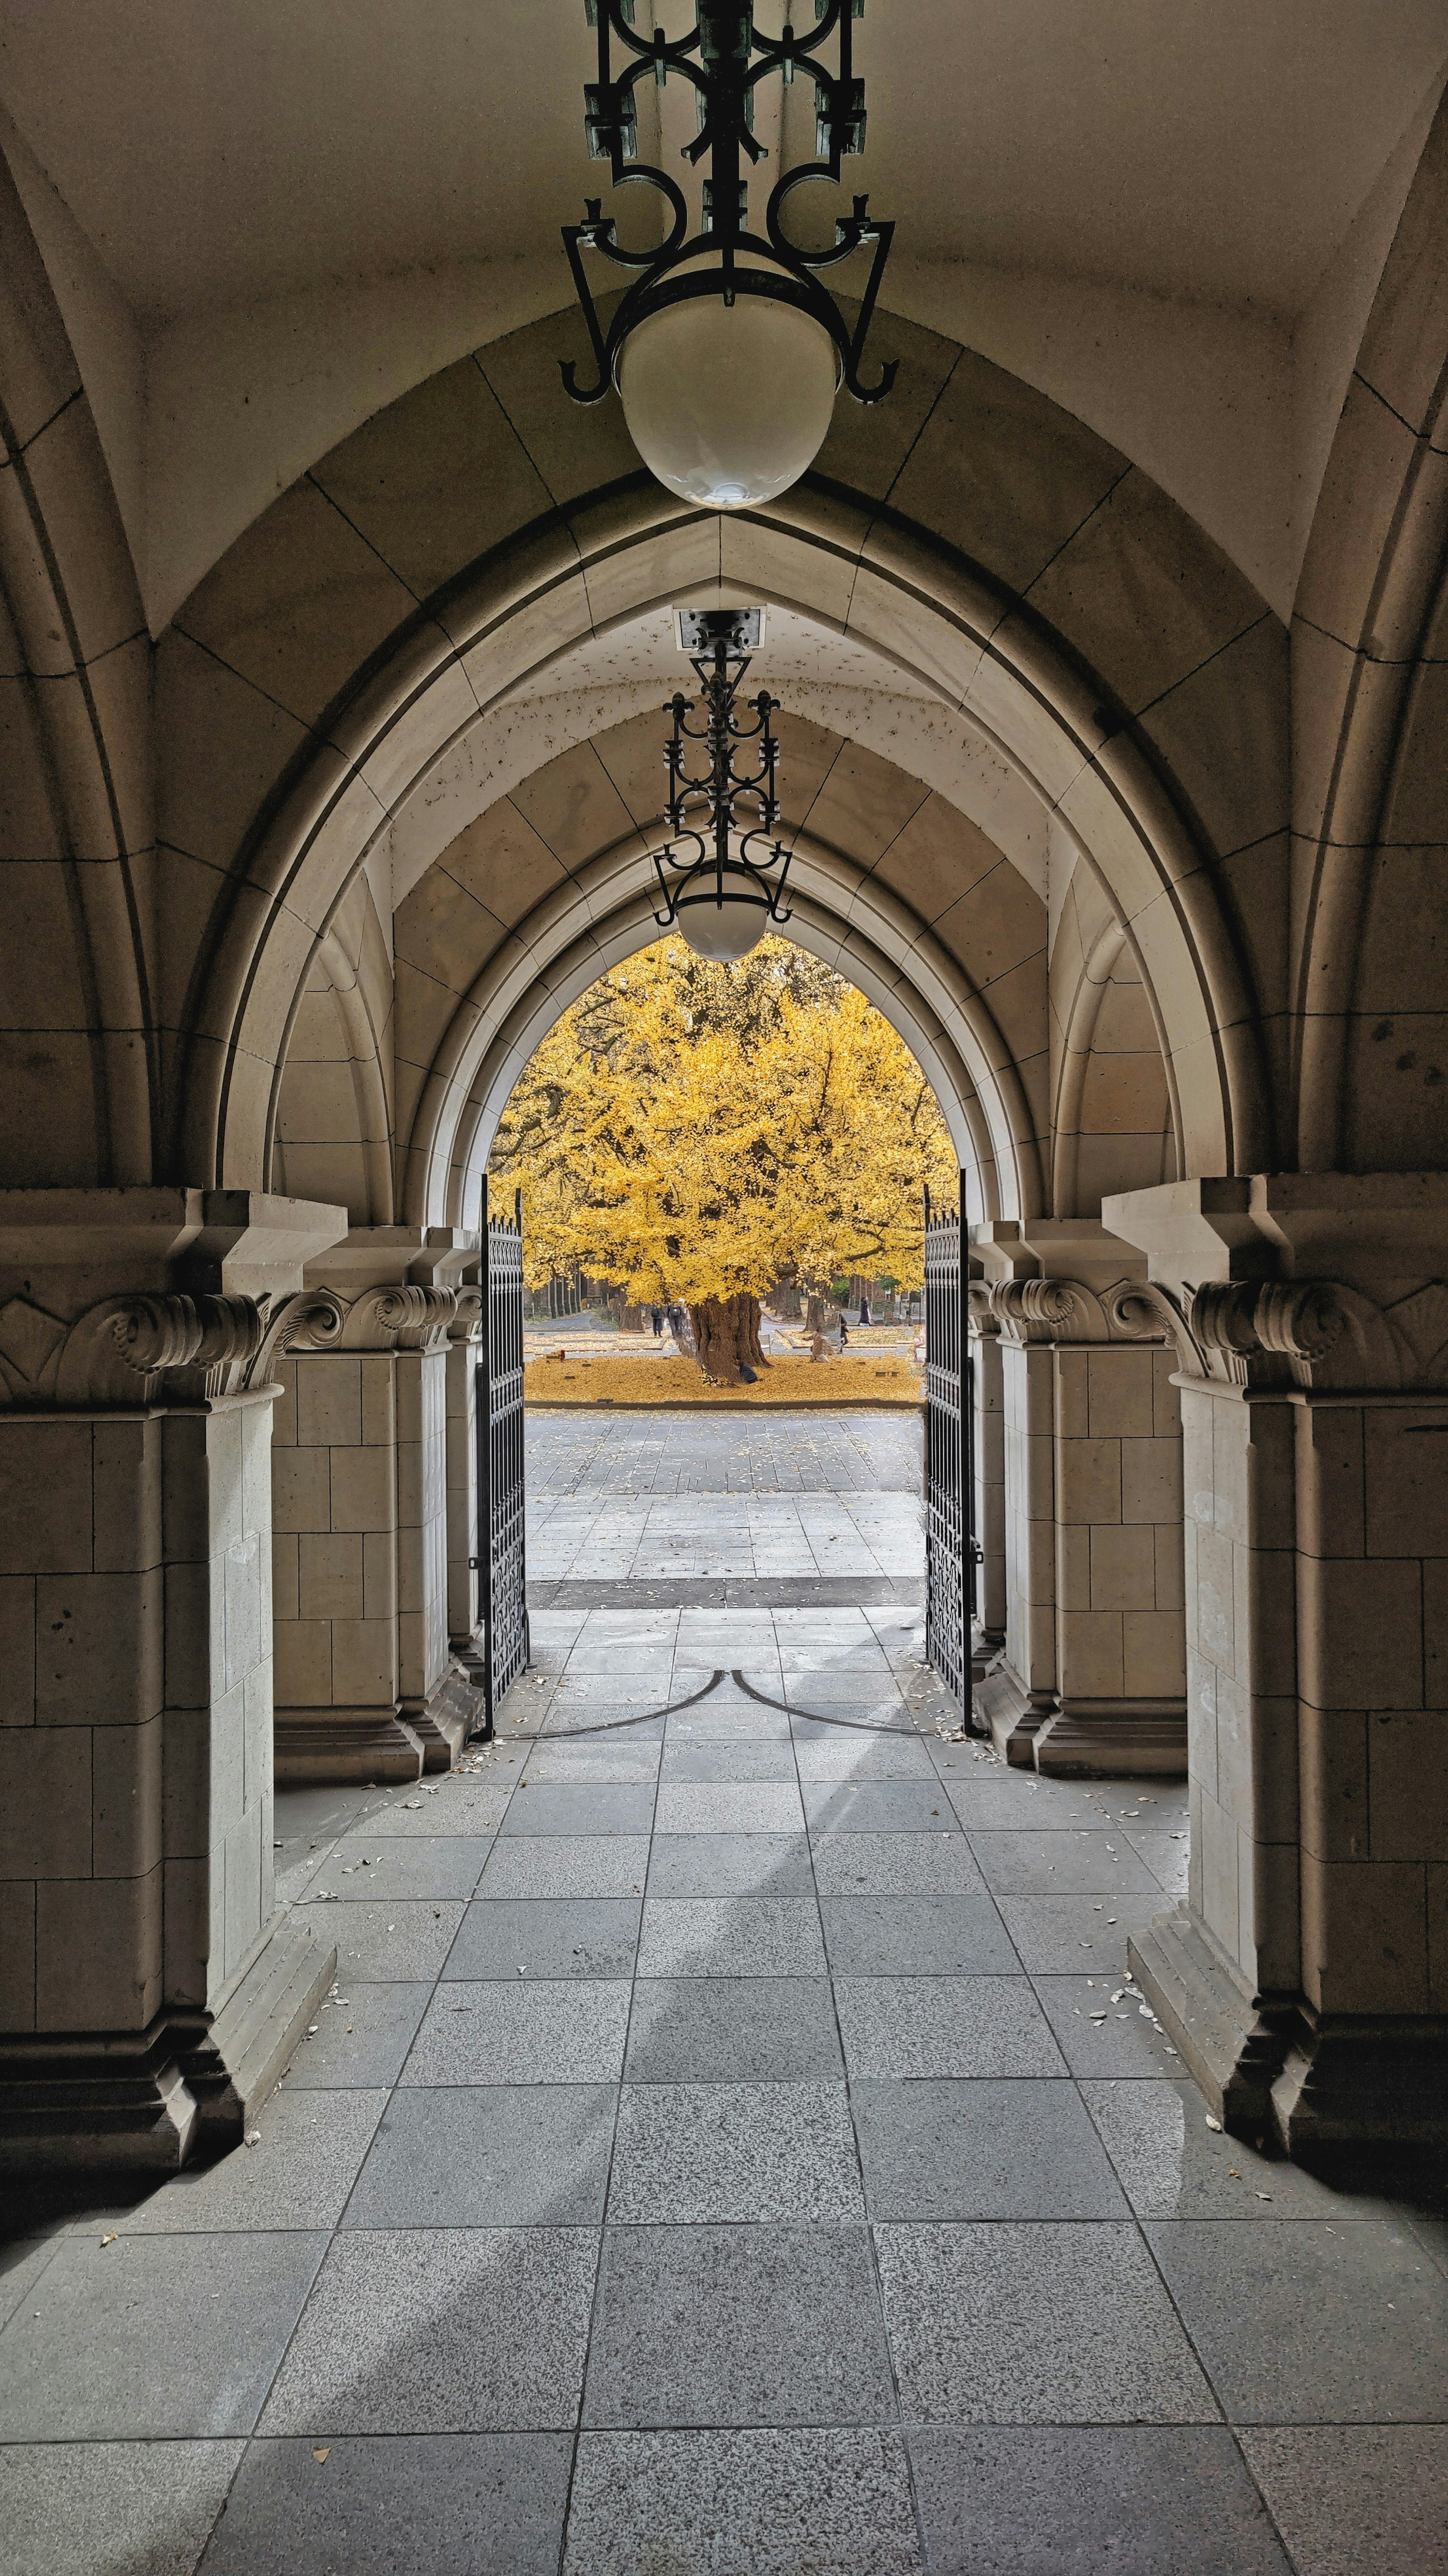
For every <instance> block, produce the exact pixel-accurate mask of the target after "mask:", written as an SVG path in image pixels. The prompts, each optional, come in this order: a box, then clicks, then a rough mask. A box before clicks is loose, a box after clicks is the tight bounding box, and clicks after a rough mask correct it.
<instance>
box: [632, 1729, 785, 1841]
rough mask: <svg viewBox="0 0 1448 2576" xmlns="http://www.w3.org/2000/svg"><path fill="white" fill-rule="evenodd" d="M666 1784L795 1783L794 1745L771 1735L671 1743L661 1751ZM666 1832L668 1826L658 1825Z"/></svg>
mask: <svg viewBox="0 0 1448 2576" xmlns="http://www.w3.org/2000/svg"><path fill="white" fill-rule="evenodd" d="M660 1777H661V1779H662V1780H663V1782H664V1783H665V1784H666V1785H668V1784H671V1783H673V1782H674V1781H676V1780H683V1781H691V1782H693V1781H697V1782H709V1783H714V1784H718V1785H722V1786H736V1785H739V1784H745V1785H747V1784H749V1783H751V1782H755V1781H769V1782H772V1783H773V1784H775V1785H776V1786H777V1785H779V1784H780V1783H781V1782H783V1783H786V1784H787V1785H788V1786H789V1787H790V1788H793V1787H794V1786H795V1783H796V1777H797V1775H796V1771H795V1759H794V1746H793V1745H792V1744H785V1743H781V1742H780V1741H778V1740H777V1739H776V1738H773V1737H770V1736H759V1735H755V1736H748V1735H746V1736H732V1737H730V1738H729V1739H728V1740H727V1741H726V1742H724V1743H722V1744H691V1743H689V1742H687V1741H685V1742H682V1743H680V1742H674V1743H671V1744H668V1745H666V1747H665V1749H664V1763H663V1770H662V1772H661V1774H660ZM660 1830H661V1831H662V1832H668V1831H669V1830H670V1828H669V1827H668V1826H661V1828H660Z"/></svg>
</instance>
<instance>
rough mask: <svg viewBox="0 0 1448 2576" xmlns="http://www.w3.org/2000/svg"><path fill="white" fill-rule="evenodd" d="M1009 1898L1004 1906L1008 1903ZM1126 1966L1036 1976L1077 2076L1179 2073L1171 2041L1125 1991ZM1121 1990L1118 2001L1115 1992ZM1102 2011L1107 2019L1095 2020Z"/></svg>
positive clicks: (1048, 2013) (1047, 2011)
mask: <svg viewBox="0 0 1448 2576" xmlns="http://www.w3.org/2000/svg"><path fill="white" fill-rule="evenodd" d="M1009 1904H1010V1899H1009V1897H1007V1898H1006V1900H1005V1906H1003V1908H1002V1911H1004V1910H1005V1907H1006V1906H1009ZM1125 1976H1126V1970H1125V1968H1124V1967H1122V1968H1121V1969H1120V1970H1119V1971H1117V1972H1116V1973H1115V1974H1110V1973H1107V1972H1106V1971H1104V1970H1103V1969H1101V1968H1097V1970H1096V1971H1095V1974H1094V1975H1093V1976H1081V1977H1033V1978H1032V1980H1031V1982H1032V1984H1033V1985H1034V1987H1035V1989H1036V1992H1037V1994H1038V1995H1039V1996H1040V1999H1041V2004H1042V2007H1043V2009H1044V2011H1045V2014H1046V2018H1047V2020H1048V2021H1049V2022H1050V2025H1051V2028H1052V2030H1053V2031H1054V2032H1055V2034H1056V2037H1057V2040H1058V2041H1059V2043H1060V2046H1061V2052H1062V2055H1063V2056H1064V2057H1065V2060H1066V2063H1067V2065H1068V2066H1069V2067H1070V2069H1071V2072H1072V2074H1073V2075H1095V2076H1113V2075H1114V2076H1122V2077H1130V2076H1136V2077H1145V2076H1154V2077H1157V2078H1165V2080H1166V2081H1168V2082H1170V2081H1171V2080H1172V2078H1173V2077H1175V2076H1179V2075H1180V2074H1181V2065H1182V2062H1181V2059H1180V2057H1179V2056H1178V2055H1177V2054H1176V2052H1175V2050H1174V2049H1173V2048H1172V2046H1171V2043H1170V2041H1169V2040H1168V2039H1167V2038H1166V2037H1165V2035H1164V2034H1163V2033H1162V2032H1161V2031H1159V2030H1158V2029H1157V2027H1156V2024H1155V2023H1154V2022H1152V2021H1149V2020H1148V2019H1147V2018H1146V2016H1145V2014H1144V2013H1142V2012H1141V2011H1140V2010H1139V2009H1138V2002H1137V1998H1136V1996H1135V1995H1131V1994H1127V1993H1126V1992H1125V1991H1124V1980H1125ZM1118 1994H1119V1995H1120V1996H1121V2001H1120V2003H1119V2004H1117V2003H1113V2002H1112V2000H1111V1998H1112V1996H1113V1995H1118ZM1102 2013H1104V2014H1105V2016H1106V2018H1105V2020H1104V2021H1103V2020H1100V2019H1096V2020H1093V2019H1092V2015H1093V2014H1096V2015H1100V2014H1102Z"/></svg>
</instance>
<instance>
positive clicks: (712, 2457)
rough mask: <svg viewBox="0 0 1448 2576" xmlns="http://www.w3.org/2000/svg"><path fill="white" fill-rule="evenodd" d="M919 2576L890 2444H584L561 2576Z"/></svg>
mask: <svg viewBox="0 0 1448 2576" xmlns="http://www.w3.org/2000/svg"><path fill="white" fill-rule="evenodd" d="M641 2533H647V2534H648V2535H649V2541H648V2543H647V2544H646V2545H647V2546H648V2547H649V2548H650V2550H651V2554H652V2558H653V2564H654V2565H655V2566H656V2567H657V2569H658V2570H659V2572H660V2576H663V2571H664V2570H667V2571H668V2576H802V2571H805V2570H809V2571H819V2576H917V2571H918V2570H919V2568H920V2565H921V2560H920V2547H919V2541H918V2539H917V2536H916V2529H915V2513H914V2507H913V2503H912V2500H911V2494H910V2474H909V2468H908V2464H907V2461H906V2455H905V2446H904V2443H903V2441H902V2440H901V2437H900V2435H899V2434H898V2433H890V2432H878V2431H875V2430H871V2429H860V2430H858V2431H857V2430H853V2429H851V2430H848V2431H839V2430H830V2431H819V2432H801V2431H793V2430H791V2431H787V2432H785V2431H780V2432H775V2431H770V2430H765V2429H753V2430H750V2431H748V2432H705V2433H697V2432H679V2433H583V2434H581V2435H580V2437H579V2443H578V2464H577V2467H576V2469H575V2471H574V2479H573V2501H572V2509H571V2512H570V2515H569V2523H568V2547H567V2550H566V2553H565V2556H564V2561H563V2576H641V2571H642V2569H643V2568H644V2565H645V2563H646V2562H645V2561H644V2560H643V2559H642V2558H641V2557H640V2539H639V2536H640V2534H641Z"/></svg>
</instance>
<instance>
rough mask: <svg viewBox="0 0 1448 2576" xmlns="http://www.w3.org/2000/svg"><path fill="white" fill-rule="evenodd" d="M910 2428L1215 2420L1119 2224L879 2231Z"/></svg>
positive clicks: (1175, 2328) (1193, 2366) (1138, 2252)
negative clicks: (916, 2424)
mask: <svg viewBox="0 0 1448 2576" xmlns="http://www.w3.org/2000/svg"><path fill="white" fill-rule="evenodd" d="M875 2246H876V2250H877V2253H878V2256H879V2262H880V2282H881V2288H882V2291H883V2294H884V2300H885V2317H886V2322H887V2324H888V2327H889V2332H890V2349H891V2351H892V2353H893V2354H894V2357H895V2368H896V2373H897V2376H898V2379H899V2383H900V2405H901V2409H902V2412H903V2414H904V2417H905V2420H906V2422H907V2423H922V2424H941V2423H945V2424H1010V2423H1015V2424H1022V2423H1024V2424H1133V2423H1135V2424H1208V2423H1213V2422H1215V2421H1216V2420H1217V2409H1216V2406H1215V2404H1214V2402H1213V2399H1212V2393H1211V2390H1210V2389H1209V2388H1208V2386H1207V2383H1206V2381H1205V2379H1204V2378H1203V2377H1202V2374H1201V2371H1200V2370H1199V2368H1198V2366H1197V2363H1196V2361H1195V2359H1194V2358H1193V2355H1192V2350H1191V2346H1190V2345H1189V2344H1188V2342H1187V2339H1186V2336H1185V2335H1184V2334H1183V2332H1182V2329H1181V2327H1180V2325H1179V2324H1178V2322H1177V2319H1176V2316H1175V2314H1174V2313H1173V2309H1172V2304H1171V2301H1170V2300H1169V2298H1168V2297H1167V2294H1166V2292H1165V2290H1164V2289H1163V2288H1162V2285H1161V2281H1160V2279H1159V2277H1158V2275H1157V2272H1156V2268H1155V2266H1154V2264H1153V2263H1152V2260H1151V2257H1150V2255H1149V2254H1148V2252H1147V2250H1146V2247H1145V2246H1144V2245H1143V2243H1142V2241H1141V2238H1140V2235H1139V2234H1138V2232H1137V2230H1136V2228H1135V2227H1134V2226H1133V2225H1131V2224H1130V2223H1126V2224H1122V2225H1114V2224H1111V2223H1110V2222H1105V2223H1102V2224H1099V2225H1098V2224H1087V2223H1082V2224H1077V2225H1057V2224H1055V2223H1054V2222H1050V2221H1047V2222H1044V2223H1041V2224H1037V2225H1022V2224H1020V2223H1018V2222H1016V2221H1013V2220H1000V2221H997V2222H995V2223H994V2224H991V2225H985V2226H938V2227H924V2226H909V2227H900V2226H877V2227H876V2229H875Z"/></svg>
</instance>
